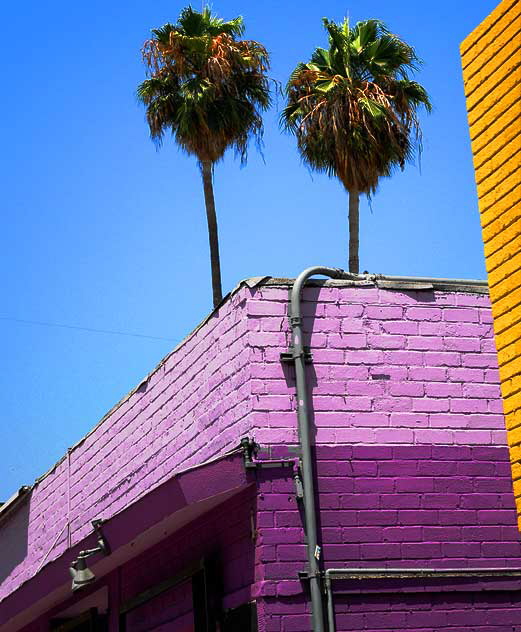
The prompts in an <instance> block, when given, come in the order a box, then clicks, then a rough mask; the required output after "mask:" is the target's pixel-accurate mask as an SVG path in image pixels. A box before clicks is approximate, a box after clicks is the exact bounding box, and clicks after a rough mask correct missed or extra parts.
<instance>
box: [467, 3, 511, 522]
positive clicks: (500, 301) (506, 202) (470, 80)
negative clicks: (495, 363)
mask: <svg viewBox="0 0 521 632" xmlns="http://www.w3.org/2000/svg"><path fill="white" fill-rule="evenodd" d="M461 58H462V64H463V80H464V85H465V96H466V99H467V111H468V120H469V126H470V137H471V143H472V153H473V158H474V169H475V173H476V184H477V190H478V199H479V210H480V215H481V226H482V230H483V243H484V248H485V259H486V266H487V272H488V281H489V286H490V298H491V301H492V313H493V316H494V332H495V338H496V346H497V350H498V360H499V372H500V378H501V389H502V395H503V404H504V410H505V416H506V424H507V430H508V442H509V446H510V457H511V461H512V474H513V480H514V493H515V496H516V502H517V510H518V518H519V521H518V524H519V528H520V530H521V204H520V202H521V2H519V0H503V2H501V3H500V4H499V5H498V6H497V7H496V8H495V9H494V11H493V12H492V13H491V14H490V15H489V16H488V17H487V18H486V19H485V20H484V21H483V22H482V23H481V24H480V25H479V26H478V27H477V28H476V29H475V30H474V31H473V32H472V33H471V34H470V35H469V36H468V37H467V38H466V39H465V40H464V41H463V42H462V44H461Z"/></svg>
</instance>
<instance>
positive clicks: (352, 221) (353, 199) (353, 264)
mask: <svg viewBox="0 0 521 632" xmlns="http://www.w3.org/2000/svg"><path fill="white" fill-rule="evenodd" d="M359 203H360V194H359V193H358V191H357V190H356V189H352V190H350V191H349V272H353V273H354V274H358V273H359V271H360V263H359V261H358V249H359V243H358V233H359V229H360V221H359V220H360V214H359Z"/></svg>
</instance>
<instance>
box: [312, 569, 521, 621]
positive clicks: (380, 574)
mask: <svg viewBox="0 0 521 632" xmlns="http://www.w3.org/2000/svg"><path fill="white" fill-rule="evenodd" d="M324 575H325V578H326V581H325V584H326V595H327V620H328V629H329V632H336V623H335V607H334V603H333V590H332V586H331V582H332V581H333V580H335V579H336V580H341V579H350V580H358V581H364V580H369V579H422V578H428V579H455V578H466V577H468V578H482V579H485V578H486V579H492V578H494V577H521V568H515V567H511V568H509V567H500V568H497V567H494V568H486V567H484V568H479V567H476V568H329V569H327V570H326V571H325V573H324Z"/></svg>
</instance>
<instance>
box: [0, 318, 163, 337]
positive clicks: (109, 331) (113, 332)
mask: <svg viewBox="0 0 521 632" xmlns="http://www.w3.org/2000/svg"><path fill="white" fill-rule="evenodd" d="M0 320H9V321H12V322H14V323H22V324H24V325H40V326H42V327H60V328H61V329H75V330H77V331H89V332H91V333H94V334H110V335H113V336H132V337H133V338H148V339H149V340H167V341H168V342H175V339H174V338H165V337H163V336H148V335H146V334H135V333H130V332H128V331H116V330H113V329H94V328H93V327H77V326H76V325H64V324H62V323H47V322H44V321H41V320H25V319H23V318H14V317H11V316H0Z"/></svg>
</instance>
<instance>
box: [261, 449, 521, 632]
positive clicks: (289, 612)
mask: <svg viewBox="0 0 521 632" xmlns="http://www.w3.org/2000/svg"><path fill="white" fill-rule="evenodd" d="M285 453H286V456H287V451H285V450H283V449H282V448H279V449H275V450H273V451H272V454H271V456H277V457H280V456H283V455H284V454H285ZM316 454H317V463H318V490H319V494H318V505H319V507H320V523H321V529H320V532H321V545H322V547H323V556H324V565H325V567H326V568H343V567H378V568H381V567H393V566H394V567H412V568H419V567H435V568H465V567H468V566H472V567H483V566H488V567H502V566H514V567H515V566H517V567H519V566H521V542H520V540H519V534H518V531H517V527H516V515H515V506H514V498H513V494H512V484H511V479H510V467H509V460H508V449H507V448H506V447H483V446H427V445H416V446H414V445H407V446H406V445H403V446H377V445H366V446H361V445H353V446H318V448H317V453H316ZM259 481H260V489H259V492H260V496H259V502H258V508H259V514H258V529H259V532H258V539H257V553H256V557H257V560H259V561H261V562H262V564H263V567H262V571H263V577H262V582H261V583H259V585H258V586H257V592H258V594H259V597H260V604H259V612H260V613H262V615H261V617H260V620H261V622H262V625H261V627H260V630H261V631H262V632H290V631H297V630H298V631H299V632H304V631H305V630H308V629H309V612H308V598H307V596H306V595H305V593H304V591H303V586H302V585H301V584H300V582H299V581H298V579H297V573H298V572H299V571H301V570H304V569H305V567H306V550H305V540H304V533H303V529H302V526H301V525H302V519H301V516H300V513H299V509H298V505H297V502H296V500H295V496H294V483H293V481H292V478H291V475H289V474H287V471H284V470H278V471H273V470H265V471H264V472H263V473H262V476H261V477H260V479H259ZM333 585H334V594H335V611H336V615H337V616H336V622H337V629H338V631H339V632H348V631H349V632H354V631H357V630H379V629H382V630H411V631H413V630H414V631H419V630H421V631H423V632H425V631H426V630H442V629H445V628H449V629H450V630H451V631H452V630H454V629H456V630H461V631H463V630H465V631H466V632H469V631H470V630H472V631H473V632H492V631H495V632H506V631H507V630H508V632H513V631H514V630H519V629H521V627H520V626H521V623H520V622H521V601H520V599H519V592H518V591H519V589H521V581H519V580H517V581H514V582H512V581H511V580H510V581H509V582H506V583H505V582H500V581H497V580H495V581H493V582H483V581H478V582H476V581H474V582H471V583H469V582H459V583H458V582H457V581H456V582H454V581H453V582H452V583H451V582H450V581H448V582H447V580H444V581H443V582H439V581H438V582H431V583H430V584H429V581H428V580H420V581H416V582H411V581H408V582H403V581H402V582H400V581H395V582H394V583H390V582H379V583H375V582H364V583H362V584H361V583H360V582H353V581H351V582H349V581H344V582H334V583H333ZM361 587H362V588H363V591H362V592H363V594H362V595H360V594H357V593H359V592H360V588H361ZM411 592H413V593H418V592H420V593H421V595H418V594H410V593H411ZM453 626H455V627H453Z"/></svg>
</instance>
